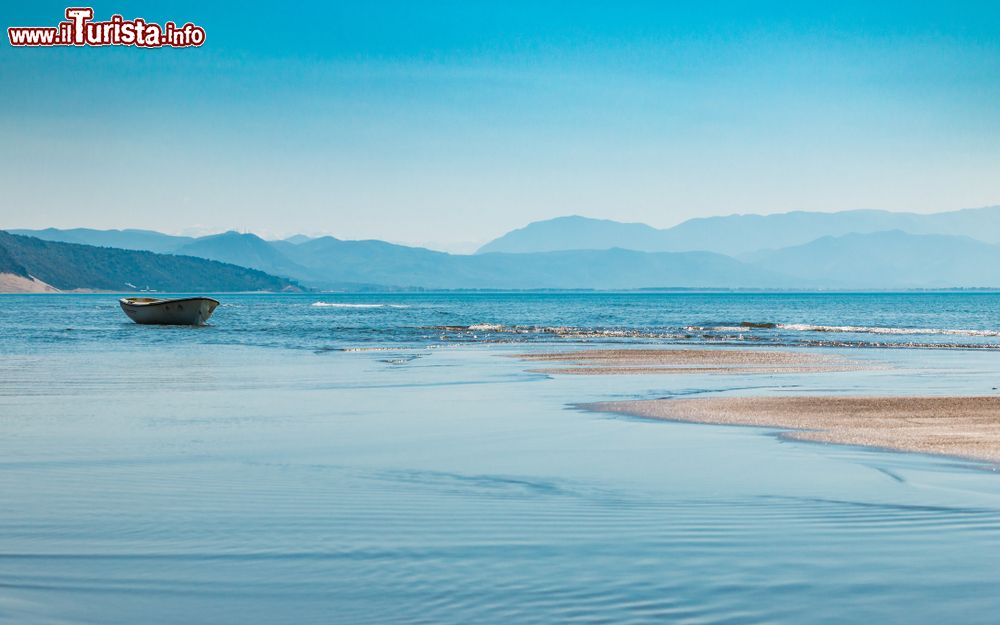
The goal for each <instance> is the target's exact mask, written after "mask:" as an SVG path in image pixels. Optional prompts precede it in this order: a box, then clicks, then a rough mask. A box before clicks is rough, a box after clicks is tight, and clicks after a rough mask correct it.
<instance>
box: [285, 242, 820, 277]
mask: <svg viewBox="0 0 1000 625" xmlns="http://www.w3.org/2000/svg"><path fill="white" fill-rule="evenodd" d="M296 248H297V251H298V253H296V254H295V255H294V256H292V258H293V259H294V260H295V262H297V263H299V264H301V265H302V266H304V267H307V268H308V269H309V270H310V271H312V272H313V273H314V274H320V273H322V275H323V277H322V279H321V280H319V281H313V282H308V283H309V284H310V285H311V286H316V287H318V288H322V287H324V286H327V285H336V284H344V283H368V284H382V285H387V286H394V287H420V288H427V289H436V288H440V289H462V288H468V289H543V288H545V289H549V288H551V289H636V288H655V287H706V288H711V287H718V288H728V287H760V288H767V287H771V288H781V287H786V286H791V285H792V282H791V281H789V280H788V279H787V278H785V277H783V276H781V275H777V274H774V273H772V272H770V271H766V270H760V269H758V268H754V267H751V266H748V265H746V264H744V263H741V262H739V261H737V260H734V259H732V258H728V257H726V256H721V255H719V254H711V253H706V252H692V253H680V254H672V253H661V254H647V253H643V252H635V251H631V250H622V249H614V250H601V251H569V252H552V253H541V254H481V255H474V256H466V255H455V254H446V253H444V252H434V251H431V250H426V249H423V248H413V247H405V246H402V245H393V244H391V243H385V242H383V241H341V240H339V239H335V238H333V237H322V238H319V239H314V240H312V241H309V242H306V243H302V244H300V245H298V246H296ZM799 282H801V281H799Z"/></svg>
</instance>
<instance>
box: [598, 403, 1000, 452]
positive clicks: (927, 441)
mask: <svg viewBox="0 0 1000 625" xmlns="http://www.w3.org/2000/svg"><path fill="white" fill-rule="evenodd" d="M583 407H585V408H587V409H589V410H596V411H601V412H618V413H624V414H629V415H633V416H639V417H648V418H652V419H665V420H670V421H690V422H696V423H716V424H724V425H751V426H760V427H774V428H788V429H791V430H793V431H789V432H786V433H784V436H786V437H788V438H792V439H799V440H808V441H823V442H828V443H841V444H847V445H862V446H866V447H877V448H883V449H893V450H898V451H912V452H920V453H928V454H941V455H948V456H959V457H963V458H971V459H975V460H985V461H989V462H1000V396H988V397H839V396H809V397H718V398H701V399H656V400H644V401H621V402H604V403H596V404H587V405H585V406H583Z"/></svg>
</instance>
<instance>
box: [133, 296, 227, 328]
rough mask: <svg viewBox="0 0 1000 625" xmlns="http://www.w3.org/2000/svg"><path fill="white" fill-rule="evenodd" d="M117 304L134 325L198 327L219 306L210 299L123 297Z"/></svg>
mask: <svg viewBox="0 0 1000 625" xmlns="http://www.w3.org/2000/svg"><path fill="white" fill-rule="evenodd" d="M118 303H119V304H121V307H122V310H124V311H125V314H126V315H128V316H129V319H131V320H132V321H134V322H136V323H152V324H161V325H172V326H200V325H202V324H204V323H205V322H206V321H208V318H209V317H211V316H212V312H214V311H215V307H216V306H218V305H219V302H217V301H216V300H214V299H212V298H210V297H184V298H181V299H158V298H155V297H123V298H122V299H120V300H118Z"/></svg>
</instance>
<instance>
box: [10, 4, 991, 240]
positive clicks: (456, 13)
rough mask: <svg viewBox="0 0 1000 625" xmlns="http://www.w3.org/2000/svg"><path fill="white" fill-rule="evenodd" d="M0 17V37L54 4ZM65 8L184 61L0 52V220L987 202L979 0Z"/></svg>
mask: <svg viewBox="0 0 1000 625" xmlns="http://www.w3.org/2000/svg"><path fill="white" fill-rule="evenodd" d="M21 4H23V5H24V6H23V7H20V8H16V7H12V6H10V3H5V4H3V6H2V8H0V16H2V18H3V19H2V22H3V24H2V25H3V27H4V29H6V27H7V26H22V25H43V26H48V25H55V24H56V23H57V22H58V21H59V20H60V19H61V18H62V15H63V11H64V9H65V7H66V5H65V4H59V3H53V2H48V1H37V2H23V3H21ZM709 4H710V5H711V6H710V7H706V6H702V5H709ZM93 7H94V10H95V13H96V17H97V19H107V18H109V17H110V15H111V14H112V13H116V12H117V13H122V14H123V15H124V16H125V17H126V18H129V19H130V18H133V17H142V18H145V19H147V20H149V21H154V22H160V23H162V22H165V21H167V20H172V21H176V22H179V23H183V22H186V21H192V22H194V23H196V24H198V25H201V26H203V27H204V28H205V30H206V32H207V42H206V44H205V45H204V46H203V47H201V48H191V49H160V50H144V49H137V48H132V47H129V48H87V49H77V48H72V49H65V48H53V49H42V48H19V49H14V48H12V47H11V46H10V45H9V44H8V43H7V42H6V41H5V42H3V43H2V44H0V133H2V138H3V140H2V141H0V227H10V228H14V227H47V226H54V227H74V226H87V227H95V228H122V227H137V228H152V229H158V230H162V231H168V232H209V231H213V232H214V231H220V230H225V229H230V228H232V229H238V230H248V231H253V232H257V233H260V234H263V235H266V236H283V235H288V234H292V233H296V232H304V233H307V234H318V233H330V234H334V235H335V236H339V237H343V238H381V239H386V240H391V241H398V242H410V243H431V244H434V245H435V246H437V247H441V248H444V249H451V250H461V249H466V248H467V247H468V246H469V243H470V242H481V241H484V240H487V239H490V238H492V237H494V236H497V235H499V234H501V233H503V232H504V231H506V230H509V229H511V228H515V227H520V226H522V225H524V224H525V223H527V222H529V221H533V220H538V219H545V218H549V217H554V216H558V215H565V214H573V213H575V214H582V215H588V216H593V217H604V218H610V219H617V220H623V221H643V222H646V223H649V224H651V225H654V226H658V227H665V226H670V225H673V224H675V223H678V222H680V221H682V220H684V219H687V218H690V217H696V216H706V215H718V214H729V213H745V212H760V213H770V212H782V211H787V210H796V209H802V210H821V211H830V210H841V209H851V208H884V209H889V210H913V211H918V212H931V211H938V210H947V209H955V208H964V207H974V206H983V205H988V204H997V203H1000V3H997V2H995V1H990V2H980V3H974V2H970V3H962V2H940V3H924V2H917V1H914V0H910V1H908V2H898V3H896V2H871V1H868V2H857V3H855V2H846V1H837V2H832V1H831V2H825V3H820V2H805V1H803V2H786V3H768V2H762V1H756V2H719V3H701V2H683V3H670V2H650V3H628V2H610V1H609V2H602V3H583V2H581V3H573V2H539V1H538V0H535V1H531V2H513V1H510V0H507V1H504V2H491V3H487V2H473V1H469V0H466V1H459V2H444V1H442V2H432V3H426V4H425V3H421V2H415V1H408V2H398V3H378V2H351V3H347V2H336V1H333V2H319V3H308V2H301V3H274V4H270V5H266V4H261V5H254V4H253V3H249V2H244V3H239V4H237V3H233V4H229V5H227V4H226V3H222V2H212V3H205V2H170V3H164V2H137V1H134V0H129V1H128V2H125V1H123V0H122V1H118V2H111V3H109V2H103V1H102V2H96V3H93Z"/></svg>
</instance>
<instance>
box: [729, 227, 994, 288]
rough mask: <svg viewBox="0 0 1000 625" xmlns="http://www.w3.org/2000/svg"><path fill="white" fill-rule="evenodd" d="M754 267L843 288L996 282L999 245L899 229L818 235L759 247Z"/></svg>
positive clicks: (985, 284) (953, 285)
mask: <svg viewBox="0 0 1000 625" xmlns="http://www.w3.org/2000/svg"><path fill="white" fill-rule="evenodd" d="M746 259H747V260H748V261H750V262H751V263H752V264H753V266H755V267H759V268H760V269H762V270H765V271H772V272H780V273H782V274H785V275H788V276H792V277H793V278H800V279H811V280H814V281H822V282H823V283H825V284H826V285H827V286H830V287H843V288H866V289H881V288H947V287H1000V246H998V245H990V244H988V243H983V242H981V241H976V240H974V239H971V238H969V237H963V236H951V235H928V234H908V233H906V232H902V231H900V230H893V231H889V232H875V233H869V234H848V235H844V236H840V237H832V236H831V237H822V238H820V239H817V240H815V241H812V242H810V243H806V244H805V245H797V246H794V247H788V248H784V249H781V250H774V251H765V252H758V253H756V254H753V255H749V256H747V257H746Z"/></svg>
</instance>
